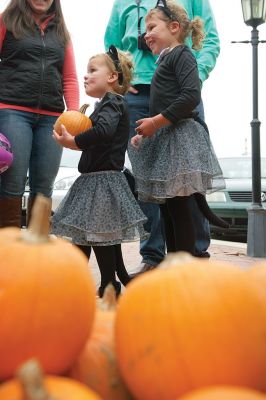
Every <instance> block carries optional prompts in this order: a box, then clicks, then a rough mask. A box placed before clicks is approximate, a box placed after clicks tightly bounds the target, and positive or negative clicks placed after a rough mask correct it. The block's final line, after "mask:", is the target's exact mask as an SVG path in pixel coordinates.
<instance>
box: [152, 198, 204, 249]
mask: <svg viewBox="0 0 266 400" xmlns="http://www.w3.org/2000/svg"><path fill="white" fill-rule="evenodd" d="M190 201H191V198H190V196H186V197H173V198H170V199H166V203H165V204H161V205H160V209H161V212H162V215H163V221H164V227H165V237H166V246H167V252H168V253H170V252H176V251H181V250H182V251H187V252H188V253H190V254H192V255H194V254H195V240H196V236H195V229H194V224H193V219H192V215H191V211H190Z"/></svg>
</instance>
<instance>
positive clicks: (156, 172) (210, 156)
mask: <svg viewBox="0 0 266 400" xmlns="http://www.w3.org/2000/svg"><path fill="white" fill-rule="evenodd" d="M128 153H129V158H130V161H131V164H132V170H133V175H134V177H135V180H136V190H137V192H138V198H139V200H142V201H150V202H154V203H164V202H165V199H167V198H171V197H176V196H190V195H191V194H193V193H196V192H198V193H202V194H205V193H210V192H213V191H216V190H220V189H223V188H224V187H225V182H224V179H223V176H222V170H221V168H220V165H219V162H218V160H217V157H216V155H215V152H214V149H213V147H212V144H211V141H210V138H209V135H208V133H207V132H206V130H205V129H204V128H203V126H202V125H201V124H199V123H198V122H196V121H194V119H186V120H182V121H180V123H178V124H177V125H175V126H173V125H171V126H169V127H165V128H161V129H159V130H158V131H157V132H156V133H155V134H154V135H153V136H152V137H150V138H143V141H142V143H141V145H140V147H139V149H135V148H133V147H132V145H130V146H129V150H128Z"/></svg>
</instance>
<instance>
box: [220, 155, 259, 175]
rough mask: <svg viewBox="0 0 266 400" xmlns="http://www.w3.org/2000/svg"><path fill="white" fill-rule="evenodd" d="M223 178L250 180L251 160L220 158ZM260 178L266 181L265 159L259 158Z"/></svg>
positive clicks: (244, 158)
mask: <svg viewBox="0 0 266 400" xmlns="http://www.w3.org/2000/svg"><path fill="white" fill-rule="evenodd" d="M219 162H220V165H221V168H222V171H223V176H224V178H227V179H237V178H240V179H241V178H243V179H245V178H251V177H252V163H251V158H246V157H242V158H220V159H219ZM261 178H264V179H266V158H261Z"/></svg>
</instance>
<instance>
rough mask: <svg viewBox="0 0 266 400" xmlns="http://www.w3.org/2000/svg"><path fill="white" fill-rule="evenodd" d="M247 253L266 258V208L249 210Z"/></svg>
mask: <svg viewBox="0 0 266 400" xmlns="http://www.w3.org/2000/svg"><path fill="white" fill-rule="evenodd" d="M247 255H248V256H251V257H262V258H266V209H264V208H261V207H259V208H257V209H256V208H251V209H249V210H248V246H247Z"/></svg>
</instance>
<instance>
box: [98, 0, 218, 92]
mask: <svg viewBox="0 0 266 400" xmlns="http://www.w3.org/2000/svg"><path fill="white" fill-rule="evenodd" d="M178 3H179V4H181V5H182V6H183V7H184V8H185V9H186V11H187V13H188V16H189V18H190V19H193V18H194V17H195V16H199V17H201V18H202V19H203V21H204V29H205V33H206V38H205V40H204V44H203V49H202V50H200V51H193V53H194V55H195V57H196V59H197V64H198V70H199V76H200V79H201V81H202V82H203V81H204V80H206V79H207V78H208V76H209V73H210V72H211V71H212V69H213V68H214V66H215V63H216V59H217V57H218V55H219V52H220V42H219V37H218V32H217V28H216V24H215V19H214V15H213V12H212V10H211V6H210V3H209V0H200V1H199V0H179V1H178ZM156 4H157V0H141V1H140V5H139V15H140V17H143V18H142V21H141V32H142V33H143V32H145V15H146V14H147V11H148V10H150V9H151V8H154V7H155V6H156ZM104 43H105V47H106V49H108V48H109V46H110V45H111V44H113V45H115V46H116V47H118V48H119V49H121V50H123V51H129V52H130V53H131V54H132V57H133V60H134V79H133V82H132V84H133V85H136V84H150V83H151V79H152V76H153V73H154V71H155V68H156V64H155V61H156V57H155V56H153V55H152V53H151V52H149V51H145V50H144V51H143V50H139V49H138V7H137V1H135V0H115V1H114V4H113V8H112V11H111V15H110V19H109V22H108V25H107V28H106V32H105V37H104ZM187 44H188V46H190V47H191V40H190V39H189V40H188V42H187Z"/></svg>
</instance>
